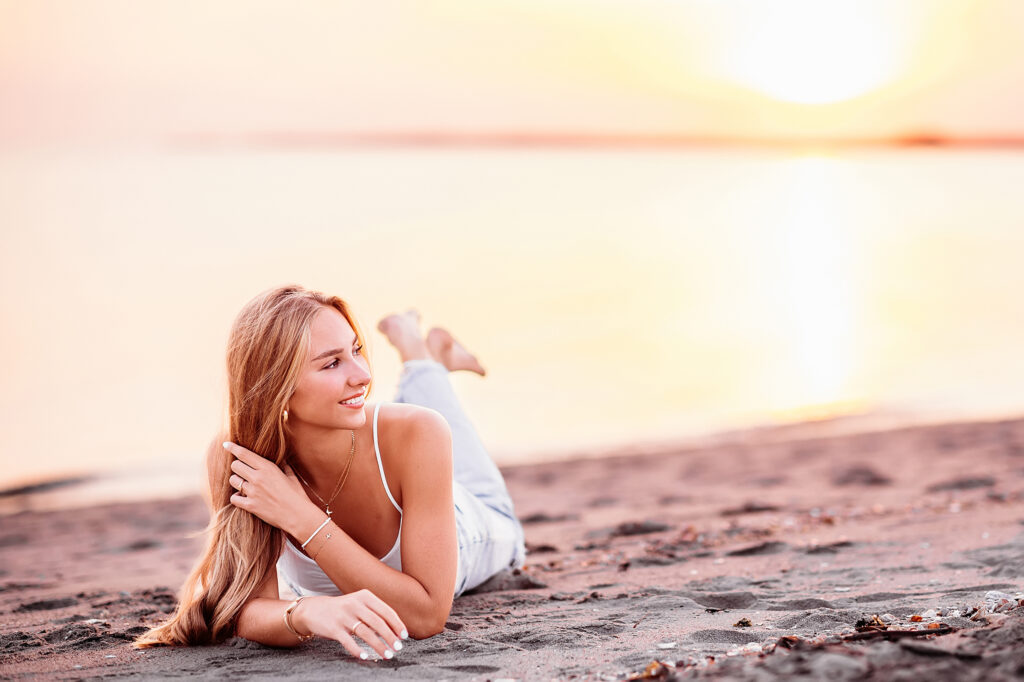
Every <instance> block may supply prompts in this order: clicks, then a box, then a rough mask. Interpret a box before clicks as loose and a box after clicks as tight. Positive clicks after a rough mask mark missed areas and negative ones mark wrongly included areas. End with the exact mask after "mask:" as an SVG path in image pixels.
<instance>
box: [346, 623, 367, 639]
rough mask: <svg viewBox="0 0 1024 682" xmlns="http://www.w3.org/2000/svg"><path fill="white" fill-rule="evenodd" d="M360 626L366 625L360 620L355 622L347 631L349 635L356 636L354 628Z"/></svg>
mask: <svg viewBox="0 0 1024 682" xmlns="http://www.w3.org/2000/svg"><path fill="white" fill-rule="evenodd" d="M360 625H366V623H364V622H363V621H361V620H360V621H356V624H355V625H353V626H352V627H350V628H349V629H348V631H349V633H350V634H353V635H354V634H356V628H357V627H359V626H360Z"/></svg>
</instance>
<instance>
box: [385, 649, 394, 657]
mask: <svg viewBox="0 0 1024 682" xmlns="http://www.w3.org/2000/svg"><path fill="white" fill-rule="evenodd" d="M394 657H395V652H394V651H392V650H391V649H385V650H384V658H394Z"/></svg>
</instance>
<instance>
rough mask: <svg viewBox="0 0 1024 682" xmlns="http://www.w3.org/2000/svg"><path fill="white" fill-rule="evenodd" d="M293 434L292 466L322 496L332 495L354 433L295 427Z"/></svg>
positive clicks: (349, 450)
mask: <svg viewBox="0 0 1024 682" xmlns="http://www.w3.org/2000/svg"><path fill="white" fill-rule="evenodd" d="M291 435H292V438H291V443H290V445H291V450H292V453H293V455H292V462H291V465H292V467H293V468H294V469H296V470H297V471H298V472H299V474H300V475H301V476H302V478H304V479H305V480H306V483H307V484H308V485H311V486H313V488H314V489H315V490H316V491H317V492H318V493H319V494H320V495H325V493H330V492H331V490H332V489H333V488H334V486H335V485H337V483H338V477H339V476H340V475H341V472H342V471H343V470H344V469H345V465H346V463H347V462H348V456H349V453H350V452H351V451H352V432H351V431H349V430H348V429H324V428H317V429H310V428H295V429H293V431H292V434H291Z"/></svg>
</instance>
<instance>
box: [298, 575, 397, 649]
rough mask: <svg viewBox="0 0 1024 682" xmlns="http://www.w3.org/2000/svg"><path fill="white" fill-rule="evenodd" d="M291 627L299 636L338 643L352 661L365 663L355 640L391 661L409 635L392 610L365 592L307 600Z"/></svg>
mask: <svg viewBox="0 0 1024 682" xmlns="http://www.w3.org/2000/svg"><path fill="white" fill-rule="evenodd" d="M292 623H293V624H294V625H295V628H296V629H297V630H298V631H299V632H302V633H306V632H308V633H312V634H314V635H316V636H318V637H326V638H328V639H333V640H336V641H338V642H340V643H341V645H342V646H343V647H345V650H346V651H348V652H349V653H350V654H352V655H353V656H355V657H356V658H361V659H366V658H367V657H368V656H367V654H366V652H365V651H363V650H362V648H361V647H360V646H359V645H358V644H357V643H356V641H355V638H354V637H359V639H361V640H363V641H364V642H366V643H367V644H369V645H370V647H372V648H373V650H374V651H376V652H377V653H378V654H380V656H381V658H393V657H394V655H395V652H396V651H399V650H400V649H401V648H402V640H403V639H408V637H409V633H408V631H407V629H406V627H405V624H404V623H403V622H402V619H401V618H399V617H398V614H397V613H395V610H394V609H392V608H391V607H390V606H388V605H387V604H385V603H384V602H383V601H381V600H380V598H379V597H377V595H375V594H374V593H373V592H370V591H369V590H359V591H358V592H352V593H350V594H343V595H341V596H339V597H308V598H306V599H303V600H302V602H301V603H300V604H299V606H298V607H297V608H296V609H295V610H294V611H293V612H292Z"/></svg>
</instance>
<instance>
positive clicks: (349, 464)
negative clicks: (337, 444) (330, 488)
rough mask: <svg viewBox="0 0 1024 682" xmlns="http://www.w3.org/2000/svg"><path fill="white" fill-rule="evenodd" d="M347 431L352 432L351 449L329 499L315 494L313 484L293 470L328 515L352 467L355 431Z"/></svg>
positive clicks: (354, 451) (354, 453)
mask: <svg viewBox="0 0 1024 682" xmlns="http://www.w3.org/2000/svg"><path fill="white" fill-rule="evenodd" d="M349 433H351V434H352V449H351V450H349V451H348V461H347V462H346V463H345V470H344V471H342V472H341V478H339V479H338V484H337V485H336V486H334V492H333V493H331V499H329V500H327V501H326V502H325V501H324V498H322V497H320V496H319V495H317V492H316V491H315V490H313V486H311V485H310V484H309V483H306V479H304V478H303V477H302V474H300V473H299V470H298V469H296V470H295V475H296V476H298V477H299V480H300V481H302V483H303V485H305V486H306V487H307V488H309V492H311V493H313V496H314V497H316V499H318V500H320V504H322V505H324V507H325V509H324V511H326V512H327V515H328V516H330V515H331V514H333V513H334V512H332V511H331V502H334V498H335V497H337V496H338V493H340V492H341V489H342V488H344V487H345V481H347V480H348V472H349V470H350V469H351V468H352V462H353V461H355V458H356V432H355V431H350V432H349Z"/></svg>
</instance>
